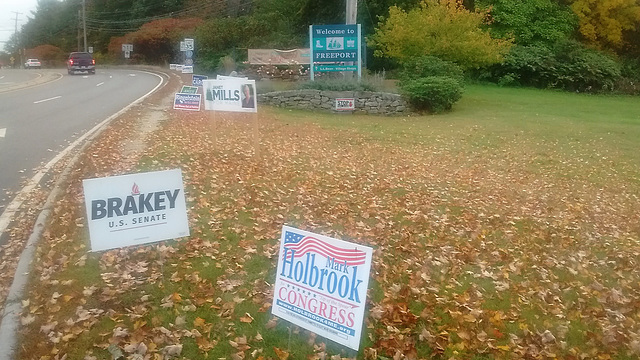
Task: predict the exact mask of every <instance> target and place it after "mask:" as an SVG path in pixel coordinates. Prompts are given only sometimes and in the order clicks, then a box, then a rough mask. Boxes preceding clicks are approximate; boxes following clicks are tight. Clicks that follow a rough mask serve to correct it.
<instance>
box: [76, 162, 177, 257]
mask: <svg viewBox="0 0 640 360" xmlns="http://www.w3.org/2000/svg"><path fill="white" fill-rule="evenodd" d="M82 185H83V187H84V202H85V206H86V208H87V219H88V222H89V236H90V238H91V250H92V251H102V250H109V249H115V248H119V247H123V246H131V245H141V244H147V243H150V242H155V241H161V240H167V239H174V238H178V237H183V236H189V223H188V220H187V206H186V202H185V197H184V186H183V184H182V171H181V170H180V169H175V170H165V171H156V172H148V173H140V174H131V175H121V176H112V177H106V178H99V179H87V180H83V182H82Z"/></svg>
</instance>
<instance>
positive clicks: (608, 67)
mask: <svg viewBox="0 0 640 360" xmlns="http://www.w3.org/2000/svg"><path fill="white" fill-rule="evenodd" d="M490 72H491V79H492V80H493V81H496V82H498V83H501V84H509V82H510V81H511V82H512V83H513V82H515V81H517V83H519V84H522V85H526V86H535V87H540V88H559V89H564V90H569V91H579V92H601V91H611V90H613V89H614V85H615V84H616V82H617V81H618V79H619V78H620V75H621V67H620V64H619V63H618V62H617V61H616V60H615V59H613V58H611V57H609V56H607V55H606V54H604V53H601V52H598V51H596V50H592V49H587V48H586V47H584V46H583V45H581V44H579V43H577V42H574V41H565V42H561V43H558V44H556V45H555V46H552V47H549V46H545V45H531V46H515V47H514V48H513V49H512V50H511V52H510V53H509V55H507V57H506V58H505V61H504V62H503V63H502V64H500V65H496V66H494V67H493V68H492V69H491V71H490Z"/></svg>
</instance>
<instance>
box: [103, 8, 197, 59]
mask: <svg viewBox="0 0 640 360" xmlns="http://www.w3.org/2000/svg"><path fill="white" fill-rule="evenodd" d="M201 23H202V20H201V19H197V18H185V19H161V20H154V21H151V22H149V23H147V24H144V25H142V27H141V28H140V30H138V31H136V32H133V33H130V34H127V35H126V36H124V37H119V38H112V39H111V43H110V44H109V53H110V55H111V56H114V57H115V58H118V57H119V56H121V55H120V54H121V50H122V47H121V46H122V44H123V43H124V42H125V41H126V42H128V43H131V44H133V48H134V52H135V54H136V55H139V56H140V57H141V58H142V59H144V60H145V61H146V62H147V63H150V64H163V65H164V64H166V63H168V62H169V61H170V60H171V59H172V58H173V57H174V55H175V54H176V53H177V52H178V50H179V49H176V44H178V43H179V42H180V40H181V39H183V38H184V37H187V36H193V33H194V31H195V28H196V27H197V26H198V25H200V24H201Z"/></svg>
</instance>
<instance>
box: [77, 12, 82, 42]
mask: <svg viewBox="0 0 640 360" xmlns="http://www.w3.org/2000/svg"><path fill="white" fill-rule="evenodd" d="M80 19H82V10H78V36H77V37H78V48H77V49H78V50H77V51H80V39H81V38H82V36H81V34H80V31H81V30H82V23H81V22H80Z"/></svg>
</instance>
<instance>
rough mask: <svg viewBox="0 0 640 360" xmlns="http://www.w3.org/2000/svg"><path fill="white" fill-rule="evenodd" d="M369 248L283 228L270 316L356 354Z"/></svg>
mask: <svg viewBox="0 0 640 360" xmlns="http://www.w3.org/2000/svg"><path fill="white" fill-rule="evenodd" d="M372 254H373V250H372V249H371V248H370V247H367V246H363V245H359V244H354V243H350V242H346V241H342V240H338V239H334V238H330V237H327V236H323V235H319V234H314V233H311V232H308V231H304V230H299V229H296V228H292V227H289V226H283V227H282V237H281V239H280V253H279V255H278V270H277V273H276V284H275V288H274V294H273V304H272V310H271V311H272V313H273V315H276V316H278V317H281V318H283V319H285V320H287V321H290V322H292V323H294V324H296V325H298V326H301V327H303V328H305V329H307V330H309V331H312V332H314V333H316V334H318V335H321V336H324V337H326V338H327V339H330V340H333V341H335V342H337V343H339V344H342V345H345V346H348V347H350V348H351V349H354V350H358V347H359V345H360V336H361V334H362V324H363V319H364V308H365V303H366V297H367V287H368V286H369V271H370V270H371V257H372Z"/></svg>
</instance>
